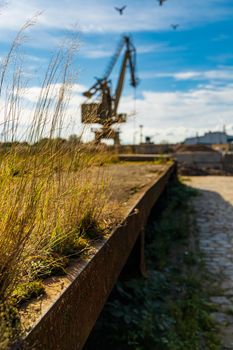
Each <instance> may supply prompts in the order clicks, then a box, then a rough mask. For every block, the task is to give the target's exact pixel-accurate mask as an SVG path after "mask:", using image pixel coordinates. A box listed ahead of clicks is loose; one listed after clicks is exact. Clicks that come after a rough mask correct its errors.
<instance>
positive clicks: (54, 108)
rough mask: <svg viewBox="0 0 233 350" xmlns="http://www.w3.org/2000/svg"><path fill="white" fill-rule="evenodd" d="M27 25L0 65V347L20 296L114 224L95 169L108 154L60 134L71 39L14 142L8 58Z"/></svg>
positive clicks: (11, 335)
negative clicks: (21, 139)
mask: <svg viewBox="0 0 233 350" xmlns="http://www.w3.org/2000/svg"><path fill="white" fill-rule="evenodd" d="M32 24H33V21H32V22H30V21H29V22H28V23H27V24H26V25H25V26H24V27H23V28H22V29H21V30H20V31H19V34H18V35H17V37H16V40H15V41H14V42H13V44H12V47H11V48H10V50H9V53H8V55H7V56H6V59H5V60H3V62H2V67H1V71H0V97H1V96H2V95H3V94H6V101H5V109H4V110H3V115H4V123H3V125H2V133H1V134H2V135H3V137H4V141H5V143H2V144H1V145H0V349H6V348H7V347H8V345H9V343H12V342H14V341H15V339H17V336H16V334H15V330H18V329H20V327H18V323H17V308H16V307H17V305H19V304H20V301H21V300H25V299H27V298H30V295H37V292H38V290H41V285H40V279H42V278H44V277H46V276H48V275H50V274H52V273H56V272H58V273H61V272H64V270H65V267H66V265H67V263H68V259H69V258H70V257H72V256H74V255H78V254H80V253H81V252H83V251H85V250H86V249H88V247H89V245H90V244H91V241H92V240H93V239H98V238H99V237H101V235H103V233H104V232H106V230H107V229H108V228H109V227H110V225H112V223H113V222H112V217H113V216H112V208H110V207H109V204H108V198H107V195H106V186H107V181H106V178H105V175H104V171H103V169H104V167H102V165H103V164H105V163H106V162H109V155H107V154H106V153H105V152H103V148H99V149H97V148H96V147H94V146H93V145H89V146H87V145H84V144H81V143H80V142H77V141H74V140H70V141H69V142H68V141H64V140H62V139H61V138H60V133H61V130H62V125H63V122H64V118H65V116H66V109H67V105H68V101H69V96H70V91H71V90H72V84H73V81H72V79H71V77H73V76H76V75H75V74H74V73H72V71H71V70H70V68H71V67H72V59H73V57H74V54H75V50H76V47H77V45H76V44H75V43H74V42H71V44H70V45H69V47H68V48H64V47H62V48H61V49H59V51H58V53H56V54H55V55H54V56H53V57H52V59H51V61H50V63H49V66H48V70H47V72H46V74H45V78H44V81H43V82H42V87H41V92H40V94H39V96H38V99H37V101H36V103H35V106H34V109H33V111H32V118H31V120H32V121H31V123H30V125H29V128H28V133H27V137H26V141H27V142H28V143H23V144H22V143H18V142H16V141H17V130H18V127H19V126H20V115H22V113H23V110H21V109H20V103H21V92H22V84H21V82H22V80H21V75H20V74H21V73H20V72H22V71H21V70H18V69H17V67H16V68H14V70H13V72H12V62H13V63H15V62H14V59H15V51H16V49H17V47H18V44H19V42H20V39H21V36H22V34H23V33H24V31H25V30H26V29H27V28H28V27H30V26H31V25H32ZM13 66H14V64H13ZM9 82H10V83H9ZM57 83H59V88H58V90H56V92H55V91H54V84H57ZM4 84H6V86H5V87H4ZM9 85H10V88H9ZM7 92H8V93H7ZM44 135H46V139H43V137H44ZM42 139H43V140H42ZM6 141H8V142H11V143H9V144H7V143H6ZM27 288H28V289H27ZM33 288H34V289H33ZM35 289H37V290H35Z"/></svg>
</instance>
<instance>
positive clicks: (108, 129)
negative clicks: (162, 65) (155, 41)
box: [81, 36, 138, 145]
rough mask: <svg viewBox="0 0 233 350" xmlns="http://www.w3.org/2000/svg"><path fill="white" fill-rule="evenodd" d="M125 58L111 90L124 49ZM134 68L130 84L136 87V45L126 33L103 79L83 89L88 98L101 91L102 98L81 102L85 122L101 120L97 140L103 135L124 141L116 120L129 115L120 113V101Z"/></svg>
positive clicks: (120, 121)
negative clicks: (111, 77) (112, 90)
mask: <svg viewBox="0 0 233 350" xmlns="http://www.w3.org/2000/svg"><path fill="white" fill-rule="evenodd" d="M123 49H124V54H123V60H122V63H121V69H120V73H119V77H118V82H117V86H116V89H115V92H114V94H113V95H112V92H111V83H112V82H111V79H110V75H111V73H112V71H113V69H114V67H115V65H116V63H117V60H118V58H119V56H120V55H121V53H122V52H123ZM127 68H129V70H130V85H131V86H133V87H134V88H136V86H137V85H138V79H137V77H136V49H135V47H134V45H133V43H132V41H131V39H130V37H129V36H124V37H123V38H122V40H121V42H120V44H119V46H118V47H117V50H116V52H115V55H114V56H113V57H112V59H111V61H110V64H109V66H108V68H107V70H106V72H105V74H104V76H103V78H101V79H97V81H96V83H95V84H94V85H93V86H92V87H91V88H90V89H89V90H88V91H85V92H84V93H83V95H84V96H85V97H87V98H88V99H92V98H94V97H95V96H96V95H99V102H97V103H93V102H91V103H89V102H85V103H83V104H82V105H81V114H82V123H84V124H95V123H97V124H101V128H100V129H97V130H95V131H94V132H95V142H96V143H100V142H101V140H102V139H113V140H114V144H115V145H119V144H120V137H119V134H120V133H119V131H118V130H114V128H113V127H112V126H113V125H114V124H118V123H125V122H126V119H127V115H126V114H125V113H124V114H119V113H118V105H119V102H120V98H121V95H122V90H123V85H124V80H125V74H126V70H127Z"/></svg>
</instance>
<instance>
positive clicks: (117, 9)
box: [115, 0, 164, 16]
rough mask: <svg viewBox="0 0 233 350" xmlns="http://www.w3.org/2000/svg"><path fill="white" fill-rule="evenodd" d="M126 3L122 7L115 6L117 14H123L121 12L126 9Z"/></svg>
mask: <svg viewBox="0 0 233 350" xmlns="http://www.w3.org/2000/svg"><path fill="white" fill-rule="evenodd" d="M163 1H164V0H163ZM126 7H127V6H126V5H125V6H123V7H115V10H116V11H118V12H119V14H120V15H121V16H122V15H123V12H124V10H125V9H126Z"/></svg>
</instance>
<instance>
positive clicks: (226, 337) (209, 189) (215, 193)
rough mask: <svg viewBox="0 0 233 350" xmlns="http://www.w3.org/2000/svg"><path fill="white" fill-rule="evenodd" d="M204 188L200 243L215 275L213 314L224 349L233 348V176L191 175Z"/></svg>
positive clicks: (193, 182) (190, 182)
mask: <svg viewBox="0 0 233 350" xmlns="http://www.w3.org/2000/svg"><path fill="white" fill-rule="evenodd" d="M187 180H188V181H187V182H186V183H187V185H190V186H192V187H195V188H197V189H199V190H200V195H199V196H198V197H197V198H196V199H195V201H194V203H195V209H196V212H197V226H198V232H199V245H200V249H201V251H202V252H203V253H204V256H205V260H206V266H207V269H208V270H209V271H210V272H211V273H212V274H213V275H214V283H215V290H214V291H213V297H212V298H211V300H212V302H213V303H214V304H215V305H216V306H217V309H218V311H217V312H214V313H213V314H212V316H213V317H214V318H215V319H216V321H217V322H218V323H219V325H220V327H221V333H222V338H223V345H224V346H223V349H224V350H225V349H227V350H228V349H229V350H233V177H226V176H206V177H190V178H188V179H187Z"/></svg>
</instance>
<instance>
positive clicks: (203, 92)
mask: <svg viewBox="0 0 233 350" xmlns="http://www.w3.org/2000/svg"><path fill="white" fill-rule="evenodd" d="M59 87H60V85H59V84H55V85H54V86H53V88H54V91H55V92H56V91H58V89H59ZM85 90H86V87H85V86H82V85H79V84H75V85H74V86H73V90H72V94H71V98H70V100H69V104H68V106H67V109H66V113H65V119H64V122H63V128H62V135H63V136H68V135H70V134H73V133H80V132H81V131H83V130H84V127H83V126H82V125H81V108H80V107H81V103H83V102H84V101H85V99H84V97H83V96H82V94H81V93H82V92H83V91H85ZM39 92H40V88H39V87H37V86H34V87H31V88H28V89H27V90H26V93H25V94H24V101H25V103H24V104H23V107H24V109H23V110H22V113H21V119H20V125H21V131H22V132H23V131H24V132H25V130H26V129H27V127H28V125H30V122H31V120H32V116H33V107H34V106H35V103H36V101H37V96H38V95H39ZM232 96H233V84H230V83H229V84H228V85H226V86H224V87H217V86H214V85H206V86H202V87H198V88H196V89H193V90H188V91H186V92H181V91H174V92H153V91H144V92H143V95H142V97H141V98H137V100H136V115H135V116H132V114H133V112H134V107H135V101H134V100H133V99H132V97H130V96H123V97H122V99H121V102H120V108H119V112H122V113H124V112H126V113H128V114H129V115H131V117H129V118H128V122H127V123H126V124H122V125H121V126H120V129H121V130H122V134H121V138H122V141H123V142H124V143H132V142H133V139H134V138H136V140H137V141H139V132H138V130H139V125H143V126H144V128H143V134H144V136H151V137H153V138H154V141H155V142H160V141H162V140H168V141H170V142H178V141H183V140H184V138H186V137H188V136H193V135H195V134H196V133H197V132H198V133H199V135H201V134H203V133H204V132H206V131H209V130H222V128H223V125H225V126H226V127H227V130H228V132H229V133H233V130H232V126H233V124H232V117H233V99H232ZM1 122H2V121H1V120H0V123H1ZM22 132H21V134H22ZM85 135H86V138H88V139H90V135H91V133H90V127H89V126H87V127H85Z"/></svg>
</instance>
